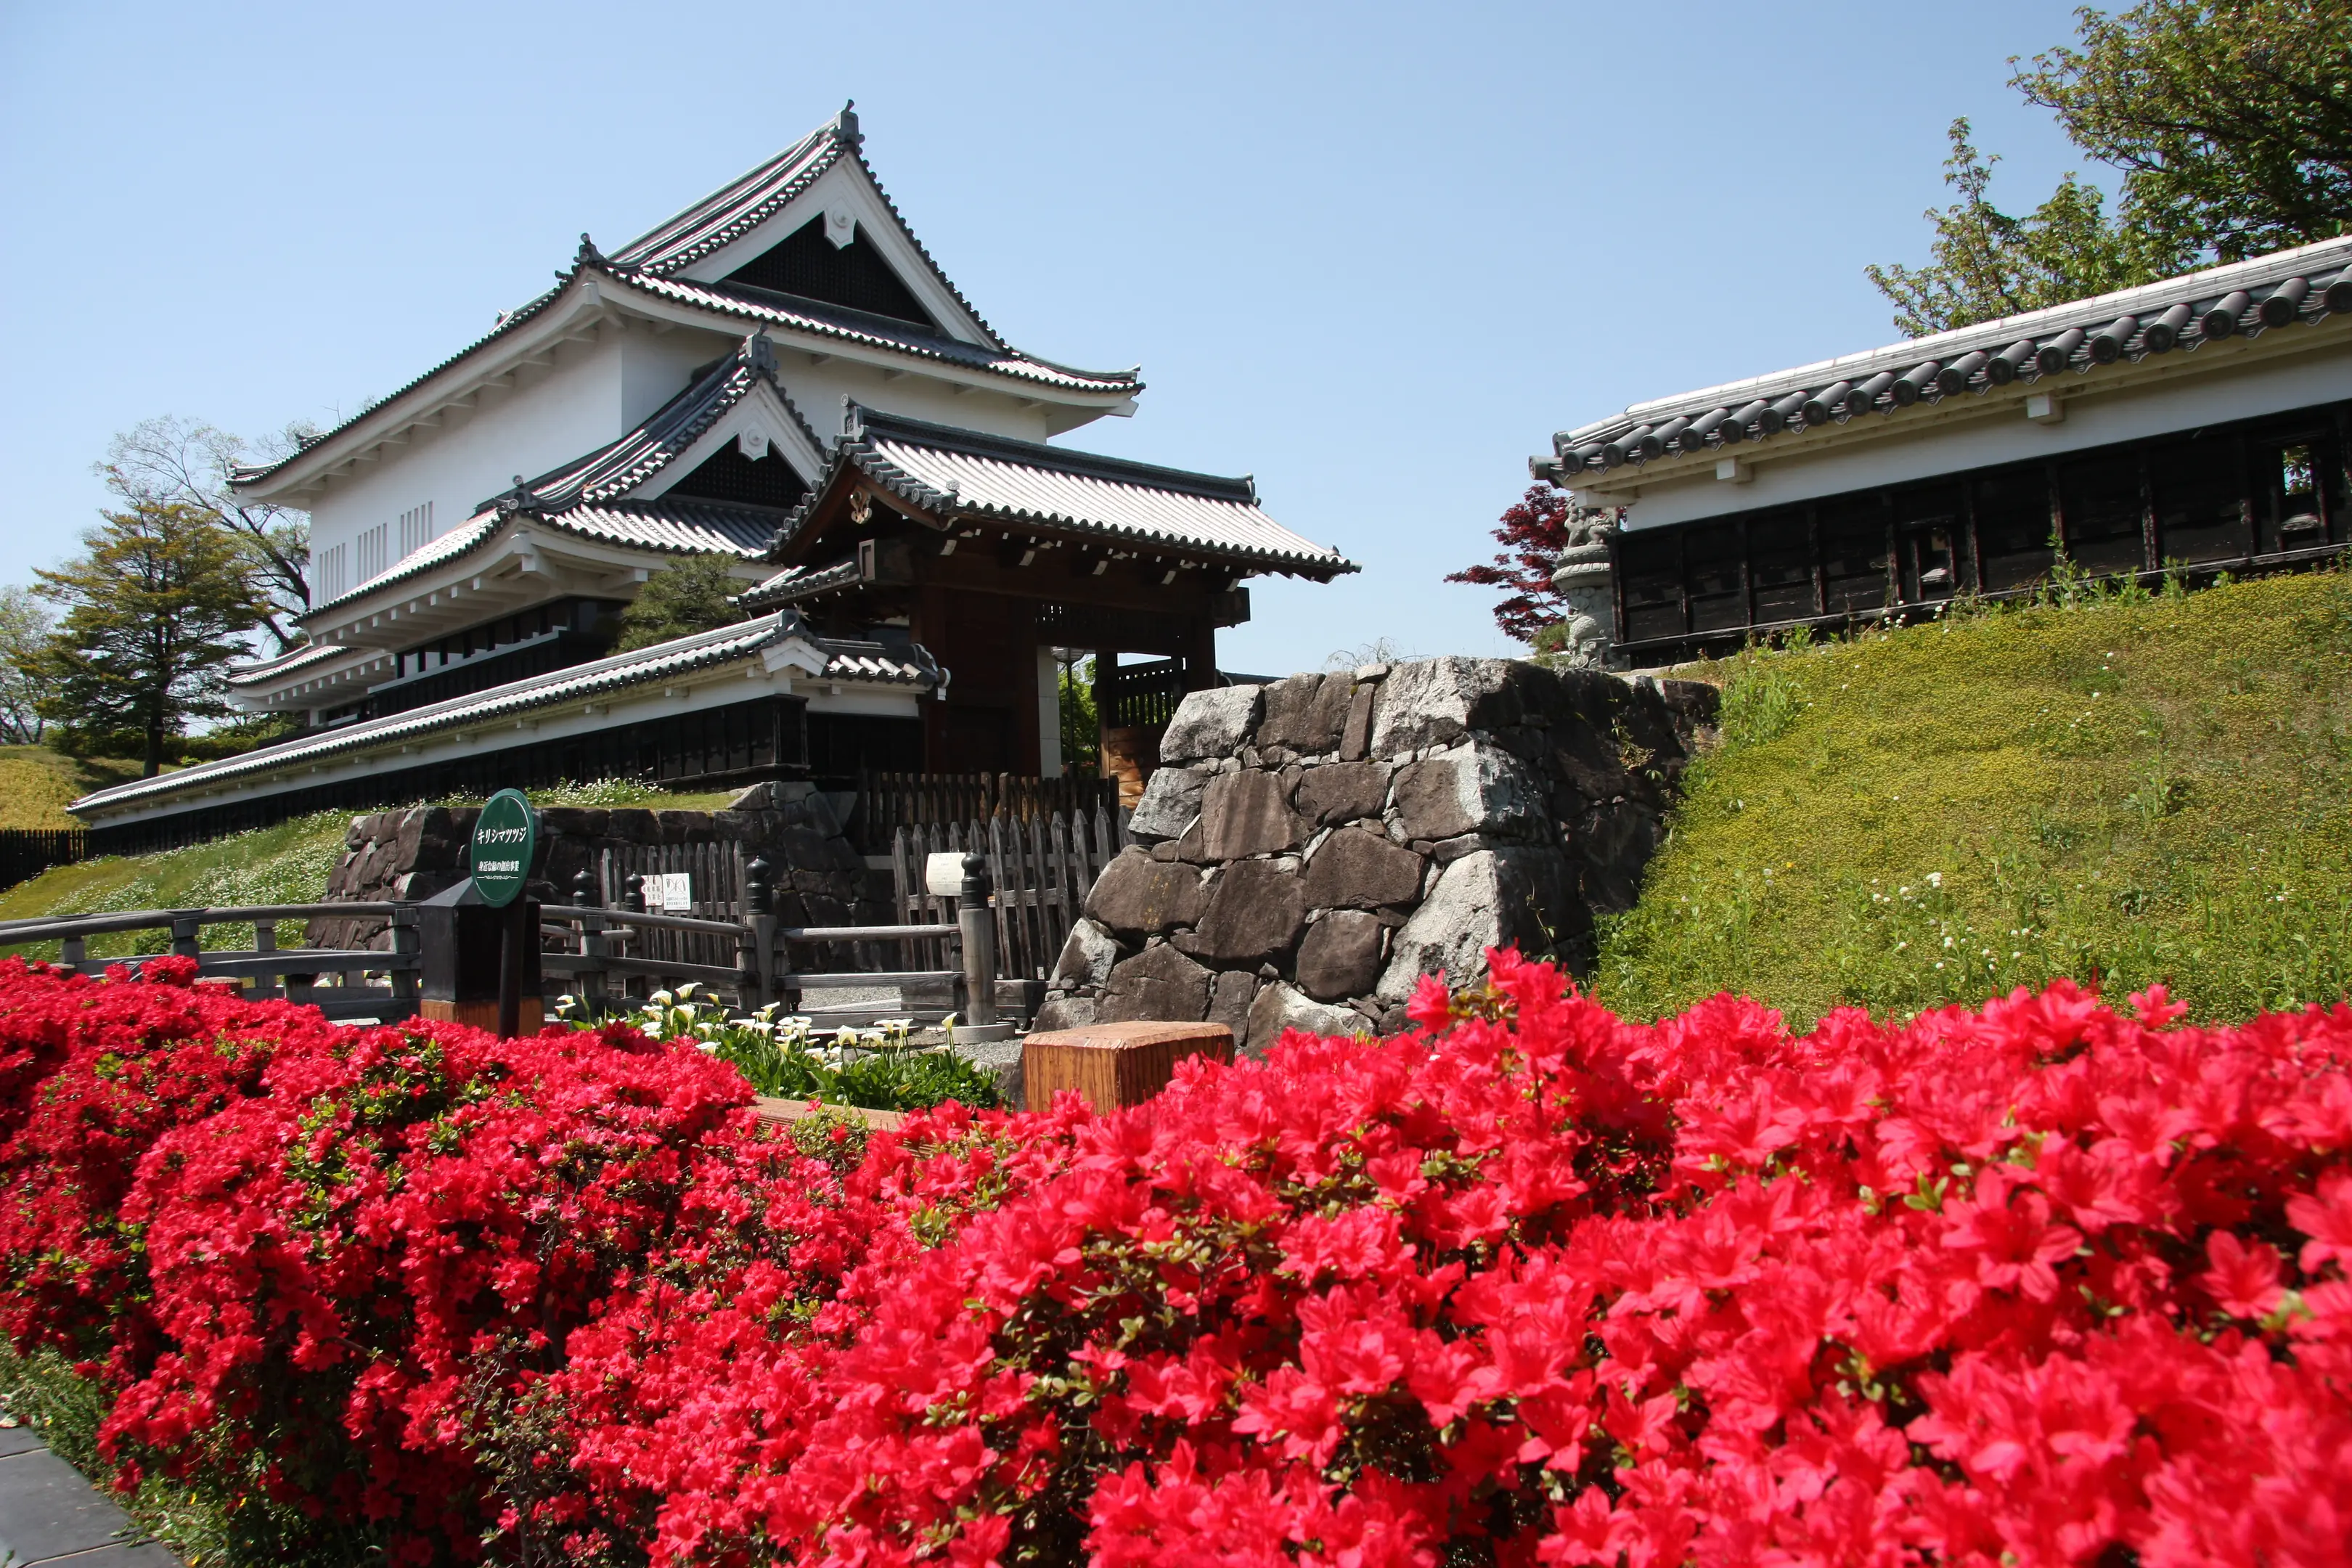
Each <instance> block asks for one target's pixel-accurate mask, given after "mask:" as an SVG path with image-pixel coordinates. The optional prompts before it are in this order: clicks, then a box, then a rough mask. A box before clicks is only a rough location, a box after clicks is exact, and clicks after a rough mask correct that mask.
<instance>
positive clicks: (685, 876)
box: [646, 871, 694, 914]
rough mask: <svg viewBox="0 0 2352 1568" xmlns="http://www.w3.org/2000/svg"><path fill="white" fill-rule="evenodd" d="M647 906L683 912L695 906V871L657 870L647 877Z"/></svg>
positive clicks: (671, 911)
mask: <svg viewBox="0 0 2352 1568" xmlns="http://www.w3.org/2000/svg"><path fill="white" fill-rule="evenodd" d="M646 908H647V909H649V910H663V911H665V912H667V913H669V914H683V913H685V912H686V911H687V910H691V909H692V908H694V873H692V872H691V871H656V872H655V873H654V874H653V875H652V876H650V877H647V878H646Z"/></svg>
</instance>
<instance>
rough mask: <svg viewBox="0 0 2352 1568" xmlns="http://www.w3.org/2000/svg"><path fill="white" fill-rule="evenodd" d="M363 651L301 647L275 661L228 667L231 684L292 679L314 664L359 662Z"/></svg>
mask: <svg viewBox="0 0 2352 1568" xmlns="http://www.w3.org/2000/svg"><path fill="white" fill-rule="evenodd" d="M361 651H362V650H361V649H358V648H353V647H345V646H344V645H342V644H341V643H332V642H328V643H305V644H303V645H302V646H301V647H296V648H289V649H288V650H287V651H286V652H284V653H281V654H279V655H278V657H277V658H264V659H256V660H255V661H254V662H253V663H251V664H233V665H231V666H229V667H228V675H227V680H228V683H229V684H230V685H231V686H252V685H254V684H256V683H257V682H260V681H265V680H275V679H278V677H279V676H281V675H290V674H292V673H293V672H294V671H296V670H298V669H308V668H310V666H312V665H314V664H323V663H326V662H327V661H329V660H330V659H335V658H356V657H357V656H358V655H359V654H360V652H361Z"/></svg>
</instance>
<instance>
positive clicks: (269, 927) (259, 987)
mask: <svg viewBox="0 0 2352 1568" xmlns="http://www.w3.org/2000/svg"><path fill="white" fill-rule="evenodd" d="M253 951H254V952H277V951H278V922H277V921H254V922H253ZM253 994H254V996H255V997H256V998H257V999H258V998H260V997H264V996H275V995H277V994H278V976H277V975H275V974H257V975H255V976H254V977H253Z"/></svg>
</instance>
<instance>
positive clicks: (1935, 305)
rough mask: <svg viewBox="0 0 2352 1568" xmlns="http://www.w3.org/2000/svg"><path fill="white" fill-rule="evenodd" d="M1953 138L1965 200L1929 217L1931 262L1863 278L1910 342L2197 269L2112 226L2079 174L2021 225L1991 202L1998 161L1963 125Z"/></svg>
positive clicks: (1951, 165)
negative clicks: (1891, 307)
mask: <svg viewBox="0 0 2352 1568" xmlns="http://www.w3.org/2000/svg"><path fill="white" fill-rule="evenodd" d="M1948 134H1949V135H1950V137H1951V139H1952V155H1951V156H1950V157H1949V158H1948V159H1946V160H1945V161H1944V183H1945V184H1948V185H1950V186H1952V187H1953V188H1954V189H1955V190H1957V191H1958V192H1959V194H1960V199H1959V200H1958V201H1957V202H1954V203H1953V204H1952V205H1950V206H1948V207H1946V208H1945V209H1944V210H1943V211H1941V212H1935V211H1930V212H1928V213H1927V221H1928V222H1929V223H1931V224H1933V225H1935V226H1936V237H1935V239H1934V241H1933V242H1932V243H1931V244H1930V245H1929V247H1928V250H1929V254H1930V256H1931V258H1932V259H1930V260H1929V262H1928V263H1927V266H1925V267H1917V268H1912V267H1902V266H1889V267H1869V268H1864V271H1866V272H1868V273H1869V275H1870V280H1871V281H1872V282H1873V283H1874V284H1876V285H1877V286H1878V291H1879V292H1880V293H1882V294H1884V295H1885V296H1886V297H1887V298H1888V299H1889V300H1894V301H1895V326H1896V327H1898V328H1899V329H1901V330H1902V331H1905V332H1906V333H1908V334H1909V335H1911V336H1912V337H1915V338H1916V337H1925V336H1927V334H1928V333H1930V332H1940V331H1946V330H1947V329H1948V328H1952V327H1964V326H1967V325H1968V324H1969V323H1970V322H1972V321H1990V320H1992V319H1993V318H1994V317H1996V316H2011V315H2015V314H2016V313H2018V312H2019V311H2021V310H2040V309H2041V308H2042V306H2044V305H2055V304H2059V303H2061V302H2063V301H2064V300H2080V299H2082V298H2083V297H2084V296H2085V295H2089V294H2104V293H2105V292H2106V291H2107V290H2109V289H2127V288H2129V287H2131V286H2132V285H2133V284H2135V283H2146V282H2149V281H2151V280H2153V279H2158V278H2162V277H2166V276H2168V275H2169V274H2170V273H2173V272H2176V271H2179V269H2180V268H2182V267H2184V266H2186V265H2188V264H2189V260H2190V258H2191V256H2192V254H2193V252H2192V251H2190V250H2189V249H2188V248H2187V247H2184V246H2182V245H2181V244H2179V242H2177V241H2176V242H2174V243H2172V244H2169V245H2168V244H2167V243H2166V242H2165V240H2164V239H2162V238H2161V237H2158V236H2157V235H2155V234H2152V233H2150V232H2148V231H2147V230H2146V229H2144V228H2141V227H2138V226H2134V225H2132V224H2130V223H2129V222H2121V223H2119V222H2116V221H2115V220H2112V219H2110V218H2109V217H2108V216H2107V214H2106V198H2105V195H2103V194H2102V193H2101V192H2100V190H2099V188H2098V187H2097V186H2096V185H2086V184H2083V183H2082V182H2081V180H2080V179H2078V178H2077V177H2076V176H2075V175H2074V174H2068V175H2067V176H2066V177H2065V178H2064V179H2063V180H2061V181H2060V182H2059V183H2058V188H2057V190H2056V191H2054V192H2053V193H2052V194H2051V195H2050V198H2049V199H2048V200H2047V201H2044V202H2043V203H2042V205H2040V206H2038V207H2036V208H2034V209H2033V211H2032V212H2031V213H2029V214H2027V215H2026V216H2023V217H2016V216H2011V215H2010V214H2008V213H2005V212H2002V211H2001V210H2000V208H1999V207H1997V206H1995V205H1993V204H1992V202H1991V200H1990V198H1989V197H1988V195H1986V192H1987V190H1988V189H1989V188H1990V185H1991V184H1992V166H1993V165H1994V164H1995V163H1999V162H2000V159H1999V158H1998V157H1992V158H1988V157H1986V156H1984V155H1983V154H1982V153H1979V152H1978V151H1977V149H1976V148H1975V146H1974V145H1973V144H1971V143H1970V142H1969V122H1968V121H1967V120H1965V119H1961V120H1955V121H1952V125H1951V130H1950V131H1949V132H1948Z"/></svg>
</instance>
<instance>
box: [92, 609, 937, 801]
mask: <svg viewBox="0 0 2352 1568" xmlns="http://www.w3.org/2000/svg"><path fill="white" fill-rule="evenodd" d="M790 637H800V638H802V639H803V640H804V641H806V642H807V643H808V644H809V645H810V646H811V647H815V648H816V649H818V650H819V651H820V652H823V653H824V654H825V655H826V658H827V668H828V669H830V668H831V666H832V663H833V662H834V660H835V656H836V653H837V651H838V650H843V649H846V650H848V651H849V652H850V653H852V654H854V655H856V656H859V657H870V656H869V653H868V650H869V648H877V649H878V648H881V647H882V645H880V644H872V645H868V644H866V643H864V642H854V643H836V642H835V641H834V640H832V639H830V638H824V637H817V636H815V635H814V634H813V633H811V632H810V631H809V630H808V627H807V626H806V624H805V623H804V622H803V621H802V619H801V617H800V616H797V615H795V614H793V612H792V611H790V610H782V611H778V612H776V613H775V614H772V615H769V616H761V617H759V618H757V619H754V620H750V621H740V622H737V623H736V624H734V625H732V626H719V627H716V628H714V629H713V630H710V631H707V632H696V633H693V634H691V635H690V636H688V637H677V638H673V639H672V640H670V641H668V642H665V643H656V644H654V645H653V646H652V647H642V648H632V649H630V650H629V651H628V652H626V653H617V654H608V655H606V656H605V657H604V658H600V659H594V660H591V661H590V662H588V663H586V664H576V665H570V666H567V667H565V668H562V669H556V670H551V671H549V672H547V673H545V674H543V675H535V676H530V677H527V678H525V679H521V680H515V681H509V682H508V683H507V684H506V685H504V686H494V687H491V688H489V689H488V690H484V691H476V692H469V693H467V694H466V695H464V696H462V697H453V698H450V699H447V700H445V701H441V702H436V703H431V704H429V705H427V706H425V707H423V708H417V709H413V710H409V711H408V712H405V713H395V714H392V715H390V716H388V717H386V718H383V719H376V720H370V721H364V722H362V723H358V724H352V725H349V726H346V727H344V728H341V729H337V730H332V731H328V732H327V733H325V734H323V735H312V736H303V737H297V738H296V739H294V740H290V741H284V742H279V743H278V744H277V745H275V746H268V747H264V748H263V749H261V750H259V751H255V752H246V753H245V754H243V755H242V756H236V757H227V758H224V759H222V760H221V761H219V762H216V763H201V764H199V765H197V766H195V767H193V768H184V769H182V770H180V771H179V772H177V773H161V774H158V775H157V776H156V777H154V778H152V779H140V780H136V781H133V782H131V783H130V784H116V785H114V786H112V787H110V788H108V789H102V790H97V791H93V792H92V793H91V794H89V795H84V796H83V797H82V798H81V799H79V800H78V801H75V802H74V803H73V804H72V805H71V806H70V807H69V808H68V809H72V810H81V809H84V808H89V809H102V808H104V807H107V806H112V805H125V804H128V803H130V802H132V801H137V800H144V799H148V798H150V797H154V796H159V795H175V794H179V793H182V792H184V791H185V790H188V789H191V788H194V787H196V786H199V785H204V784H217V783H221V782H223V781H226V780H230V779H237V778H244V777H248V776H250V775H252V774H255V773H271V772H274V771H276V770H277V769H279V768H283V767H288V766H295V765H301V764H305V763H312V762H316V761H319V760H320V759H323V758H326V757H331V756H340V755H341V754H343V753H345V752H353V751H364V750H368V749H370V748H372V747H375V746H381V745H388V744H391V743H393V742H398V741H403V740H407V739H410V738H412V737H415V736H421V735H428V734H435V733H438V732H440V731H446V730H450V729H455V728H457V727H460V726H462V725H464V724H467V723H468V722H471V721H476V720H480V719H494V718H499V717H503V716H507V715H510V714H514V713H520V712H526V711H529V710H531V709H533V708H539V707H549V706H553V705H555V704H558V703H565V702H571V701H575V700H580V699H583V698H588V697H594V696H598V695H600V694H602V693H604V692H608V691H619V690H625V689H628V688H630V687H633V686H641V685H645V684H646V683H648V682H650V681H653V680H657V679H664V678H666V677H670V676H677V675H684V674H689V673H691V672H693V671H695V670H698V669H703V668H709V666H711V665H714V664H724V663H727V662H729V661H730V660H732V659H736V658H743V657H745V656H748V655H750V654H751V653H754V652H757V651H759V650H760V649H761V648H764V647H771V646H772V645H774V644H776V643H778V642H782V641H784V640H786V639H787V638H790ZM918 652H919V657H918ZM891 662H892V663H893V665H894V666H895V669H894V671H893V672H891V673H887V674H883V675H874V674H871V673H866V679H884V680H889V681H892V682H894V683H897V684H902V685H910V684H920V683H922V682H924V681H925V680H930V681H934V682H935V681H936V680H937V679H938V667H937V663H936V661H935V660H932V659H931V658H930V656H929V652H928V651H927V650H920V651H919V650H911V649H910V650H909V651H908V653H907V654H906V655H905V656H903V657H901V656H898V655H896V654H893V655H892V658H891ZM861 673H865V672H861Z"/></svg>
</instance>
